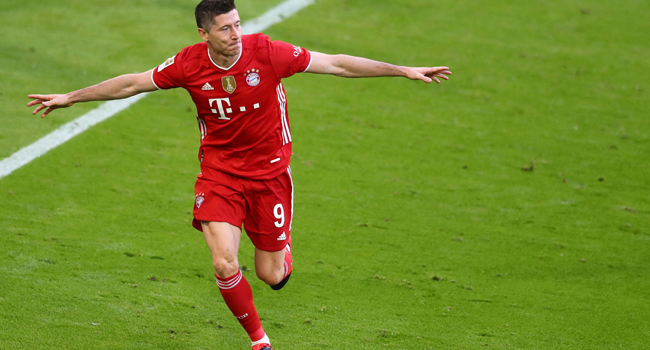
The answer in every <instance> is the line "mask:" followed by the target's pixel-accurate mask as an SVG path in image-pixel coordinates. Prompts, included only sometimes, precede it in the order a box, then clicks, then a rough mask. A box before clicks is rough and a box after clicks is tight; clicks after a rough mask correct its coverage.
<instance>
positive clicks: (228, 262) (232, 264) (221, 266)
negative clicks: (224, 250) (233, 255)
mask: <svg viewBox="0 0 650 350" xmlns="http://www.w3.org/2000/svg"><path fill="white" fill-rule="evenodd" d="M213 264H214V271H215V272H216V273H217V275H218V276H220V277H224V278H226V277H230V276H232V275H234V274H236V273H237V271H238V270H239V263H238V262H237V259H228V258H214V259H213Z"/></svg>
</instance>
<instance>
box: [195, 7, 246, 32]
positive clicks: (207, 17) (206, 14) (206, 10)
mask: <svg viewBox="0 0 650 350" xmlns="http://www.w3.org/2000/svg"><path fill="white" fill-rule="evenodd" d="M235 9H237V7H236V6H235V0H203V1H201V2H200V3H199V4H198V5H196V8H195V9H194V16H195V17H196V25H197V26H198V27H199V28H203V29H205V30H206V31H210V28H212V26H213V25H214V18H215V17H217V16H219V15H223V14H224V13H228V12H230V11H232V10H235Z"/></svg>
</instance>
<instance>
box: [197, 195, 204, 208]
mask: <svg viewBox="0 0 650 350" xmlns="http://www.w3.org/2000/svg"><path fill="white" fill-rule="evenodd" d="M204 196H205V193H199V194H197V195H196V207H197V208H201V204H203V201H205V197H204Z"/></svg>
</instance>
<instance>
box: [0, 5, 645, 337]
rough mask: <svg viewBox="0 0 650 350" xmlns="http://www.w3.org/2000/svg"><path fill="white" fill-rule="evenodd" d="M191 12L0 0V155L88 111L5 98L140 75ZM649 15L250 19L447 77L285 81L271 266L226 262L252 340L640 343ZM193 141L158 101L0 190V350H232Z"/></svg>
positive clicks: (163, 97)
mask: <svg viewBox="0 0 650 350" xmlns="http://www.w3.org/2000/svg"><path fill="white" fill-rule="evenodd" d="M275 3H277V1H276V2H275ZM102 5H103V6H102ZM194 5H195V4H194V2H188V1H163V2H155V3H154V2H151V1H130V2H127V1H117V2H115V1H112V2H110V3H109V2H93V3H92V4H90V3H85V2H71V3H70V4H69V5H68V6H66V7H65V8H62V7H60V6H55V5H54V4H49V5H48V3H36V4H33V5H29V4H21V5H20V7H19V6H18V5H10V4H6V3H2V4H0V9H1V10H2V11H0V13H2V14H1V15H0V16H2V17H1V18H0V23H2V24H0V25H1V26H2V29H3V32H5V33H8V35H5V36H4V37H3V39H2V41H0V45H1V46H2V50H0V63H2V65H0V67H2V68H0V77H1V78H2V79H0V87H1V91H0V93H1V94H0V100H1V101H2V102H3V106H5V112H4V113H3V115H2V116H0V118H2V119H1V120H2V128H1V129H0V152H1V153H0V157H6V156H8V155H10V154H11V153H13V152H14V151H15V150H18V149H20V147H22V146H25V145H27V144H29V143H31V142H33V141H34V140H36V139H37V138H38V137H40V136H42V135H44V134H45V133H47V132H48V131H50V130H52V129H54V128H55V127H56V126H57V125H60V124H62V123H64V122H66V121H68V120H70V119H72V118H74V117H76V116H78V115H81V114H82V113H83V112H85V111H87V110H89V109H90V108H92V107H93V106H95V105H96V104H82V105H78V106H75V107H73V108H70V109H68V110H65V111H57V113H53V114H52V115H51V116H50V117H48V118H46V119H45V120H37V119H35V118H34V117H32V116H31V114H29V110H27V109H26V108H24V107H23V103H26V102H27V101H26V99H25V96H26V95H27V94H28V93H33V92H65V91H67V90H71V89H77V88H80V87H83V86H86V85H90V84H94V83H97V82H99V81H101V80H103V79H107V78H110V77H112V76H114V75H117V74H122V73H127V72H133V71H143V70H146V69H149V68H151V67H153V66H155V65H157V64H159V63H160V62H162V61H164V60H165V59H166V58H167V57H169V56H171V55H173V54H174V53H175V52H176V51H178V50H180V49H181V48H182V47H184V46H186V45H190V44H192V43H194V42H196V41H197V40H198V37H197V35H196V34H195V29H194V23H193V18H192V8H193V6H194ZM272 5H273V4H272V3H271V2H268V1H266V2H262V1H246V2H244V1H241V0H240V3H238V6H239V8H240V11H241V12H242V17H243V18H244V19H246V18H252V17H254V16H256V15H257V14H259V13H262V12H263V11H264V10H265V9H267V8H269V7H271V6H272ZM29 6H33V8H32V7H29ZM36 9H38V12H37V11H36ZM35 13H41V14H46V15H41V16H36V15H35ZM648 23H650V6H649V5H648V3H647V2H643V1H626V2H625V6H621V4H612V3H610V2H606V1H602V0H599V1H592V2H590V3H588V4H587V3H583V2H578V1H565V2H562V3H561V4H560V3H552V2H551V3H548V2H538V1H531V2H525V3H524V2H507V1H504V2H490V3H476V2H470V1H453V2H452V1H439V2H436V3H434V4H432V3H431V2H429V1H423V0H407V1H400V2H394V1H360V0H357V1H343V0H340V1H326V0H321V1H319V2H317V3H316V4H315V5H312V6H311V7H309V8H307V9H305V10H303V11H301V12H300V13H298V14H297V15H296V16H295V17H292V18H290V19H288V20H287V21H285V22H283V23H281V24H279V25H276V26H274V27H272V28H271V29H269V30H267V31H266V33H267V34H269V35H271V37H272V38H274V39H279V40H285V41H288V42H291V43H294V44H296V45H300V46H303V47H305V48H308V49H311V50H315V51H322V52H327V53H349V54H354V55H361V56H367V57H371V58H375V59H380V60H385V61H389V62H392V63H398V64H405V65H418V66H419V65H431V64H433V65H439V64H445V65H449V66H450V67H452V71H454V76H453V77H452V79H451V80H450V81H449V82H446V83H443V85H440V86H428V85H424V84H421V83H417V82H411V81H406V80H403V79H367V80H344V79H340V78H335V77H326V76H314V75H299V76H296V77H292V78H289V79H287V80H286V81H285V85H286V89H287V93H288V95H289V104H290V115H291V122H292V133H293V135H294V152H295V157H294V159H293V165H292V168H293V173H294V180H295V185H296V207H295V213H296V216H295V218H294V223H293V225H294V232H293V235H294V245H295V247H294V248H295V249H294V254H295V262H296V264H295V265H296V266H295V270H294V276H293V277H292V280H291V283H290V284H289V285H288V286H287V288H285V289H284V290H282V291H281V292H273V291H271V290H270V289H269V288H268V287H266V286H265V285H263V283H261V282H259V281H257V280H256V279H255V277H254V271H245V272H244V273H245V275H246V276H247V278H248V280H249V281H250V282H251V285H252V288H253V291H254V293H255V296H256V305H257V306H258V309H259V311H260V315H261V316H262V318H263V324H264V327H265V329H266V331H267V333H268V334H269V336H270V337H271V339H272V341H273V345H274V347H275V348H277V349H310V348H328V349H377V348H397V349H478V348H486V345H487V347H496V348H500V349H507V348H520V349H615V348H623V349H644V348H647V347H648V345H647V339H649V338H650V321H648V320H650V307H649V306H648V303H647V301H648V292H647V291H648V290H649V289H650V273H648V271H649V269H650V200H649V199H648V192H649V190H650V180H649V178H648V173H649V170H650V168H649V167H648V160H650V157H649V156H648V155H649V154H650V122H649V121H648V119H647V118H646V115H647V111H648V110H649V109H650V108H649V107H650V103H649V101H650V99H649V96H648V89H650V84H649V82H650V76H649V75H650V74H649V73H648V72H650V63H649V62H648V60H647V59H646V58H647V57H649V56H650V48H648V46H647V45H644V44H643V43H644V42H645V33H647V32H649V29H650V28H648V27H649V26H650V25H649V24H648ZM32 49H33V50H32ZM84 72H86V73H85V74H84ZM197 147H198V131H197V127H196V122H195V118H194V110H193V105H192V103H191V101H190V99H189V98H188V96H187V94H186V93H185V92H183V91H181V90H176V91H167V92H158V93H155V94H152V95H150V96H148V97H146V98H145V99H144V100H142V101H140V102H138V103H137V104H136V105H134V106H132V107H131V108H129V109H128V110H126V111H124V112H122V113H120V114H118V115H117V116H115V117H113V118H112V119H110V120H108V121H106V122H103V123H102V124H100V125H98V126H96V127H94V128H92V129H91V130H89V131H88V132H86V133H84V134H82V135H80V136H78V137H76V138H75V139H73V140H71V141H70V142H68V143H67V144H65V145H63V146H61V147H59V148H58V149H55V150H54V151H52V152H50V153H49V154H47V155H46V156H44V157H42V158H40V159H38V160H36V161H34V162H32V163H31V164H29V165H27V166H25V167H23V168H21V169H19V170H18V171H16V172H15V173H14V174H12V175H10V176H8V177H6V178H3V179H1V180H0V222H1V223H2V225H1V227H0V232H1V235H0V247H1V248H0V276H1V277H2V282H0V325H1V327H0V348H3V349H5V348H6V349H52V348H69V349H88V348H93V349H114V348H120V349H123V348H128V349H131V348H156V349H176V348H179V349H180V348H182V349H215V348H216V349H245V348H246V347H247V346H248V339H247V337H246V335H245V334H244V332H243V331H242V330H241V329H240V327H239V325H238V323H237V322H236V320H234V319H233V317H232V316H231V315H230V313H229V311H228V310H227V308H226V307H225V305H223V302H222V301H221V298H220V296H219V293H218V290H217V287H216V286H215V284H214V278H213V277H212V267H211V264H210V258H209V251H208V250H207V248H206V247H205V246H204V245H205V244H204V243H203V240H202V237H201V235H200V234H197V233H196V232H195V231H194V230H193V229H192V228H191V227H190V225H189V221H190V219H191V215H190V213H189V211H190V210H191V206H192V203H193V193H192V188H193V182H194V176H195V174H196V173H197V172H198V164H197V161H196V158H195V155H196V149H197ZM244 242H245V243H244V244H243V246H242V248H241V254H240V260H241V262H242V264H243V265H246V266H249V267H250V268H252V246H251V245H250V243H249V242H248V241H244ZM246 270H247V269H246Z"/></svg>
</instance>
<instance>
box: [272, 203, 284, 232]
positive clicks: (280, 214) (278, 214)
mask: <svg viewBox="0 0 650 350" xmlns="http://www.w3.org/2000/svg"><path fill="white" fill-rule="evenodd" d="M273 215H274V216H275V218H276V219H278V220H280V221H276V222H274V224H275V227H278V228H279V227H282V226H284V208H282V204H278V205H276V206H275V208H273Z"/></svg>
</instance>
